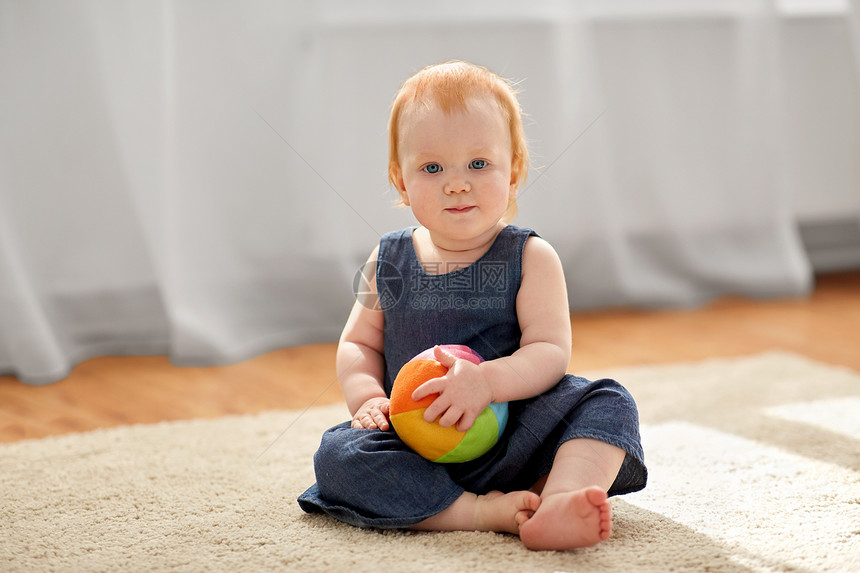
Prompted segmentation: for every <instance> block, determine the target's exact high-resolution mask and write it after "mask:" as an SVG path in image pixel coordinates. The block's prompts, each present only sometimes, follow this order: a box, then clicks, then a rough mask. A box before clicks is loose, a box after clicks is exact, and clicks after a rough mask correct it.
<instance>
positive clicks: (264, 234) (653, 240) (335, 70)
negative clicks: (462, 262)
mask: <svg viewBox="0 0 860 573" xmlns="http://www.w3.org/2000/svg"><path fill="white" fill-rule="evenodd" d="M704 4H705V5H708V6H710V7H711V8H713V9H712V10H710V11H708V10H702V9H701V7H697V8H696V10H695V11H694V12H684V11H683V10H685V8H678V3H674V4H673V3H667V2H659V1H656V0H654V1H651V2H641V3H624V2H607V3H594V2H585V1H580V2H569V3H568V2H563V3H558V2H550V1H546V2H537V3H531V4H530V6H529V7H522V6H520V5H519V4H518V3H513V2H512V3H502V4H499V3H493V4H492V6H494V7H496V8H497V9H496V10H494V11H490V12H488V11H487V6H485V5H484V3H477V4H476V5H474V6H470V5H463V4H462V3H460V2H450V1H445V2H440V3H438V4H437V5H436V8H435V9H434V13H433V15H432V17H429V18H424V17H420V18H419V17H417V15H410V14H408V13H403V11H402V10H398V9H397V6H398V5H396V4H394V3H392V2H390V1H387V0H377V1H375V2H368V3H364V4H363V5H362V9H361V10H356V9H355V8H354V7H352V5H351V3H349V2H340V1H329V2H323V3H316V2H311V1H309V0H308V1H305V2H291V3H282V2H273V1H269V0H265V1H264V0H257V1H254V2H242V3H239V2H229V1H221V2H214V3H213V2H200V3H197V2H185V1H183V2H173V1H171V0H164V1H162V2H160V3H148V2H134V1H126V2H102V1H90V2H75V3H65V2H23V1H20V2H16V1H12V2H5V3H2V4H0V27H2V28H0V32H2V33H0V47H2V49H0V66H2V73H0V78H2V79H0V81H2V82H3V83H2V84H0V89H2V93H0V106H2V111H0V113H2V118H3V121H2V122H0V144H2V151H3V152H2V156H0V373H2V374H13V375H17V376H18V377H20V378H21V379H22V380H24V381H26V382H29V383H47V382H52V381H55V380H59V379H61V378H62V377H63V376H65V375H66V374H67V373H68V371H69V369H70V368H71V367H73V366H74V365H75V364H76V363H77V362H79V361H81V360H83V359H85V358H87V357H90V356H97V355H103V354H136V353H159V354H161V353H164V354H168V355H170V357H171V359H172V360H174V361H175V362H176V363H178V364H189V365H191V364H193V365H211V364H220V363H227V362H233V361H237V360H241V359H244V358H248V357H251V356H253V355H255V354H258V353H261V352H264V351H267V350H272V349H276V348H278V347H283V346H287V345H296V344H304V343H312V342H321V341H333V340H336V338H337V335H338V333H339V331H340V329H341V327H342V324H343V322H344V321H345V319H346V316H347V313H348V311H349V308H350V306H351V303H352V300H353V294H352V289H353V278H354V276H355V273H356V272H357V271H358V269H359V267H360V265H361V264H362V263H363V262H364V260H365V259H366V257H367V255H368V253H369V252H370V251H371V249H372V248H373V246H374V245H375V243H376V242H377V241H378V239H379V237H380V235H381V234H382V233H384V232H386V231H389V230H392V229H395V228H399V227H403V226H406V225H409V224H413V221H412V219H411V217H410V215H409V212H408V211H407V210H403V209H397V208H394V207H392V203H393V199H394V195H393V194H392V192H391V191H390V190H389V189H388V185H387V181H386V176H385V169H386V162H387V134H386V123H387V117H388V106H389V103H390V101H391V98H392V96H393V94H394V92H395V90H396V89H397V87H398V86H399V84H400V82H401V81H402V80H403V79H404V78H405V77H407V76H408V75H409V74H411V73H412V72H414V71H416V70H417V69H419V68H421V67H423V66H424V65H427V64H429V63H433V62H438V61H444V60H448V59H466V60H471V61H475V62H477V63H480V64H484V65H486V66H488V67H490V68H492V69H494V70H496V71H498V72H499V73H500V74H502V75H504V76H507V77H510V78H513V79H517V80H521V84H520V86H521V88H522V93H521V99H522V103H523V106H524V108H525V110H526V112H527V114H528V118H527V127H526V129H527V135H528V137H529V140H530V142H531V149H532V155H533V160H534V161H533V163H534V166H533V167H534V168H533V170H532V173H531V174H530V178H529V182H528V185H527V186H526V188H525V189H523V190H522V192H521V200H520V217H519V218H518V220H517V223H519V224H522V225H527V226H531V227H533V228H535V229H536V230H538V232H539V233H541V234H542V235H543V236H545V237H546V238H547V239H548V240H550V241H551V242H552V243H553V244H554V245H555V247H556V248H557V250H558V252H559V254H560V256H561V258H562V260H563V262H564V263H565V266H566V271H567V273H568V283H569V288H570V291H571V292H570V301H571V305H572V306H573V307H575V308H590V307H597V306H602V305H624V304H629V305H647V306H657V305H691V304H699V303H702V302H705V301H707V300H708V299H709V298H711V297H714V296H718V295H720V294H724V293H739V294H747V295H754V296H767V295H799V294H802V293H804V292H806V291H807V290H808V288H809V283H810V271H809V264H808V262H807V261H806V259H805V257H804V253H803V250H802V248H801V245H800V242H799V240H798V237H797V233H796V230H795V221H794V219H793V214H792V211H791V205H790V199H789V198H788V197H787V196H786V192H785V189H784V188H783V185H782V184H781V183H780V179H779V177H777V176H776V173H777V171H778V170H779V168H780V167H779V166H780V163H781V161H784V160H785V157H784V154H785V153H786V150H785V148H784V147H783V146H782V145H781V143H780V137H781V130H782V126H783V121H784V118H783V117H782V115H781V114H783V113H784V110H783V108H782V102H783V98H784V93H783V92H782V89H781V81H782V80H781V73H782V70H783V69H784V67H785V66H786V65H788V64H789V63H788V62H785V61H783V53H782V51H781V48H780V30H779V26H778V20H777V17H776V16H775V14H774V13H773V12H772V8H771V7H770V4H769V3H767V2H754V1H749V2H735V3H725V2H712V3H707V2H705V3H704ZM631 6H633V7H636V6H639V7H643V6H645V7H650V9H649V10H644V11H642V10H638V11H632V12H631V10H630V7H631ZM488 14H489V15H488ZM407 48H408V49H407Z"/></svg>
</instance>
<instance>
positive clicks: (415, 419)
mask: <svg viewBox="0 0 860 573" xmlns="http://www.w3.org/2000/svg"><path fill="white" fill-rule="evenodd" d="M442 349H443V350H446V351H447V352H448V353H449V354H453V355H454V356H456V357H457V358H463V359H465V360H469V361H471V362H474V363H475V364H479V363H481V362H483V361H484V359H483V358H481V356H480V355H479V354H478V353H477V352H475V351H474V350H472V349H471V348H469V347H468V346H462V345H456V344H445V345H442ZM447 371H448V369H447V368H445V367H444V366H442V364H440V363H439V362H438V361H437V360H436V359H435V357H434V354H433V349H432V348H429V349H427V350H425V351H424V352H422V353H421V354H419V355H418V356H416V357H415V358H413V359H412V360H410V361H409V362H407V363H406V364H404V365H403V368H401V369H400V372H399V373H398V374H397V378H395V380H394V387H393V389H392V391H391V403H390V406H389V415H390V418H391V424H392V425H393V426H394V430H395V431H396V432H397V435H398V436H400V439H402V440H403V441H404V442H405V443H406V445H408V446H409V447H410V448H412V449H413V450H415V451H416V452H418V453H419V454H420V455H422V456H423V457H425V458H427V459H428V460H431V461H434V462H439V463H459V462H467V461H469V460H473V459H475V458H477V457H479V456H482V455H484V454H485V453H487V451H489V449H490V448H492V447H493V446H494V445H495V444H496V442H498V441H499V438H500V437H501V435H502V432H503V431H504V429H505V424H506V423H507V421H508V404H507V402H504V403H495V402H493V403H491V404H490V405H489V406H487V407H486V408H484V411H483V412H481V413H480V414H479V415H478V417H477V419H476V420H475V423H474V424H473V425H472V427H471V428H469V429H468V430H467V431H465V432H461V431H460V430H458V429H457V428H455V427H454V426H450V427H448V428H443V427H442V426H440V425H439V424H438V422H427V421H426V420H425V419H424V410H426V409H427V407H428V406H429V405H430V404H432V403H433V400H435V399H436V397H437V396H438V394H431V395H430V396H427V397H425V398H424V399H422V400H420V401H418V402H416V401H415V400H413V399H412V392H413V391H414V390H415V389H416V388H418V386H420V385H421V384H423V383H424V382H426V381H427V380H430V379H431V378H438V377H439V376H444V375H445V373H446V372H447Z"/></svg>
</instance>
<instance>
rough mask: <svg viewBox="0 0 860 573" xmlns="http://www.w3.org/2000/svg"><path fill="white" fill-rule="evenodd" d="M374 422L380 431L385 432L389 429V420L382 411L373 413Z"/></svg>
mask: <svg viewBox="0 0 860 573" xmlns="http://www.w3.org/2000/svg"><path fill="white" fill-rule="evenodd" d="M373 421H374V423H375V424H376V427H377V428H379V429H380V430H382V431H385V430H387V429H388V418H386V417H385V414H383V413H382V412H380V411H376V412H374V413H373Z"/></svg>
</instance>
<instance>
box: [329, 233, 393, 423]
mask: <svg viewBox="0 0 860 573" xmlns="http://www.w3.org/2000/svg"><path fill="white" fill-rule="evenodd" d="M378 250H379V249H378V247H377V248H376V249H374V251H373V252H372V253H371V254H370V257H368V259H367V264H366V265H365V273H366V276H365V283H366V284H367V285H368V286H369V289H368V292H367V293H362V294H361V295H360V296H359V298H358V299H357V300H356V301H355V304H354V305H353V307H352V312H350V315H349V318H348V319H347V321H346V326H344V329H343V333H342V334H341V336H340V342H339V343H338V347H337V358H336V367H337V372H338V381H339V382H340V387H341V390H342V391H343V394H344V397H345V398H346V403H347V407H348V408H349V411H350V413H351V414H352V415H353V424H352V425H353V427H360V428H377V427H378V428H379V429H382V430H387V429H388V419H387V416H388V398H387V397H386V396H385V389H384V388H383V378H384V375H385V359H384V355H383V326H384V318H383V315H382V311H381V310H380V309H379V303H378V296H377V291H376V273H375V272H373V271H374V269H375V268H376V257H377V253H378Z"/></svg>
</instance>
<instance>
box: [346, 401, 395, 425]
mask: <svg viewBox="0 0 860 573" xmlns="http://www.w3.org/2000/svg"><path fill="white" fill-rule="evenodd" d="M388 402H389V400H388V398H371V399H370V400H368V401H367V402H365V403H364V404H362V405H361V406H360V407H359V408H358V410H356V411H355V415H353V417H352V427H353V428H364V429H366V430H375V429H380V430H382V431H386V430H388V427H389V425H388Z"/></svg>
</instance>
